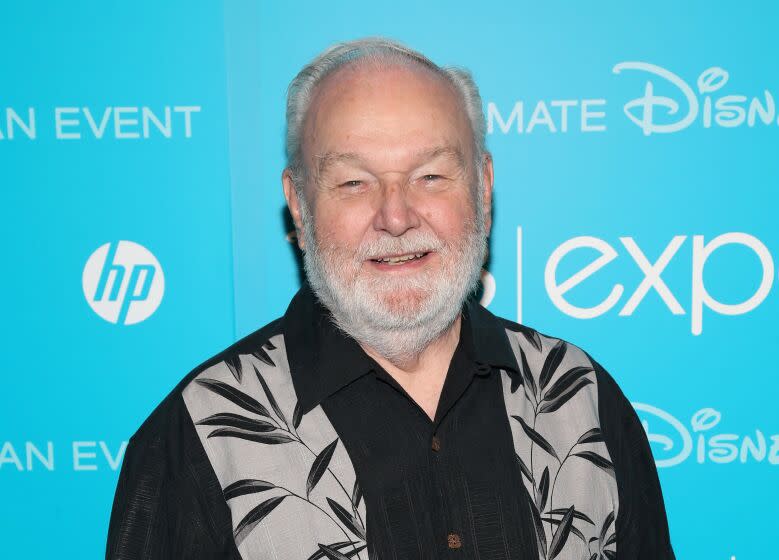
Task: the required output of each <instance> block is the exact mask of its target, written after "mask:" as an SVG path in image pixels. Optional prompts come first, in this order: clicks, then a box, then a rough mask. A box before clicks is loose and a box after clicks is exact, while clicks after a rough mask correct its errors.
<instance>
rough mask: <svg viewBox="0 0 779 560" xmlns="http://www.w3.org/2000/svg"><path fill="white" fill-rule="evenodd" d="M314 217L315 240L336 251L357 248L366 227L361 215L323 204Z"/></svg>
mask: <svg viewBox="0 0 779 560" xmlns="http://www.w3.org/2000/svg"><path fill="white" fill-rule="evenodd" d="M315 216H316V219H315V220H314V223H315V225H316V236H317V240H318V241H319V242H320V243H323V244H327V245H329V246H334V247H335V248H338V249H350V248H351V249H353V248H355V247H357V246H358V245H359V244H360V242H361V241H362V239H363V236H364V235H365V230H366V228H367V225H368V224H367V223H366V220H365V219H364V214H363V213H360V212H354V211H344V210H343V209H341V208H338V207H337V206H336V205H326V204H323V205H322V206H320V207H319V208H317V211H316V214H315Z"/></svg>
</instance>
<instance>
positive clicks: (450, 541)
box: [446, 533, 463, 548]
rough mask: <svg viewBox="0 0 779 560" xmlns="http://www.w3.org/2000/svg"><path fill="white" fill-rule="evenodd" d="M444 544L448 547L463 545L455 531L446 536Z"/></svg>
mask: <svg viewBox="0 0 779 560" xmlns="http://www.w3.org/2000/svg"><path fill="white" fill-rule="evenodd" d="M446 544H447V546H448V547H449V548H460V547H461V546H462V545H463V541H462V539H461V538H460V535H458V534H457V533H449V534H448V535H447V536H446Z"/></svg>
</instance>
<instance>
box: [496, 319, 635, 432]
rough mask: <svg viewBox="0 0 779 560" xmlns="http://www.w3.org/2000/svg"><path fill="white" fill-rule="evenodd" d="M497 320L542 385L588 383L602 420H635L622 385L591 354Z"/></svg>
mask: <svg viewBox="0 0 779 560" xmlns="http://www.w3.org/2000/svg"><path fill="white" fill-rule="evenodd" d="M495 318H496V319H497V321H499V323H500V324H501V326H502V327H503V328H504V329H505V330H506V333H507V336H508V337H509V341H510V342H511V344H512V348H513V349H514V352H515V353H516V354H517V355H518V356H517V362H518V364H519V366H520V368H524V367H528V369H530V370H531V373H532V374H533V375H534V376H535V377H536V378H538V382H539V385H543V386H546V385H548V384H549V385H551V384H552V383H551V382H552V381H553V380H555V381H556V380H560V381H562V378H565V380H566V382H568V383H570V382H571V381H576V380H578V384H580V385H581V384H584V383H587V380H589V382H590V383H592V384H594V385H595V386H596V389H597V390H596V391H595V392H591V393H590V394H591V395H592V397H595V398H596V400H597V403H593V404H596V406H597V409H598V413H599V416H600V417H601V420H606V421H607V422H609V423H612V422H614V421H619V420H620V419H621V418H624V417H625V416H629V417H631V418H630V419H631V420H632V419H633V418H632V417H633V416H635V412H634V411H633V408H632V405H631V404H630V402H629V401H628V399H627V397H626V396H625V395H624V393H623V392H622V389H621V388H620V386H619V384H618V383H617V381H616V380H615V378H614V377H613V376H612V375H611V374H610V373H609V371H608V370H607V369H606V368H605V367H604V366H603V365H602V364H601V363H600V362H599V361H598V360H597V359H595V358H594V357H593V355H592V354H591V353H590V352H589V351H587V350H585V349H584V348H582V347H581V346H579V345H578V344H576V343H574V342H572V341H571V340H568V339H566V338H562V337H558V336H553V335H551V334H548V333H543V332H540V331H539V330H537V329H535V328H533V327H531V326H528V325H525V324H521V323H517V322H514V321H511V320H509V319H506V318H503V317H499V316H495ZM523 361H524V362H525V363H524V364H523ZM579 378H581V379H579ZM563 385H565V386H569V385H566V383H564V384H563ZM563 385H561V386H563ZM571 388H573V387H571ZM539 389H541V387H539ZM550 391H551V387H550Z"/></svg>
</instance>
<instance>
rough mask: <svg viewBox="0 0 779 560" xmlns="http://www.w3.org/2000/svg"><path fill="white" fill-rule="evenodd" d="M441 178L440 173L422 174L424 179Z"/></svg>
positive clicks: (433, 179)
mask: <svg viewBox="0 0 779 560" xmlns="http://www.w3.org/2000/svg"><path fill="white" fill-rule="evenodd" d="M442 178H443V177H441V175H434V174H432V173H430V174H427V175H422V180H424V181H435V180H437V179H442Z"/></svg>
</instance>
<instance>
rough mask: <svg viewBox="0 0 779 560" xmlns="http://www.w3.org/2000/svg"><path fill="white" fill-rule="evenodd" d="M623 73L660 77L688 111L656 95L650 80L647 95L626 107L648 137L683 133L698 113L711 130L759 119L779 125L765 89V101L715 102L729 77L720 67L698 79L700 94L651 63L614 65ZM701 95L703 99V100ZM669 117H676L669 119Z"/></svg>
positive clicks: (742, 97) (744, 98)
mask: <svg viewBox="0 0 779 560" xmlns="http://www.w3.org/2000/svg"><path fill="white" fill-rule="evenodd" d="M624 70H637V71H640V72H645V73H648V74H650V75H651V76H656V77H658V78H661V79H662V80H663V81H664V82H666V83H667V84H670V85H671V86H673V88H674V89H675V90H676V91H677V92H678V93H679V96H680V97H681V99H683V101H684V105H686V111H684V110H681V111H680V107H681V104H680V103H679V101H677V99H675V98H673V97H669V96H666V95H656V94H655V83H654V82H653V81H652V80H651V79H647V81H646V84H645V85H644V95H643V96H642V97H638V98H636V99H633V100H631V101H629V102H628V103H626V104H625V106H624V112H625V115H627V117H628V118H629V119H630V120H631V121H632V122H634V123H635V124H636V125H638V126H639V127H640V128H641V129H642V130H643V131H644V134H645V135H647V136H649V135H650V134H652V133H653V132H656V133H669V132H677V131H679V130H683V129H685V128H687V127H688V126H690V125H691V124H692V123H693V122H695V120H696V119H697V118H698V115H699V113H700V114H701V116H702V121H703V127H704V128H711V126H712V122H713V123H714V124H715V125H717V126H720V127H724V128H733V127H737V126H741V125H742V124H744V123H745V122H746V124H747V126H749V127H753V126H755V123H756V122H757V121H758V118H759V120H760V122H762V123H763V124H765V125H771V124H779V120H777V118H776V104H775V103H774V97H773V95H772V94H771V92H770V91H768V90H764V97H765V99H764V101H763V100H761V99H760V98H758V97H753V98H752V99H750V100H748V98H747V96H745V95H741V94H738V95H723V96H721V97H717V98H716V99H714V98H713V96H712V95H711V94H713V93H715V92H717V91H719V90H720V89H722V88H723V87H724V86H725V84H727V83H728V79H729V74H728V73H727V72H726V71H725V70H723V69H722V68H720V67H719V66H712V67H711V68H707V69H706V70H704V71H703V72H702V73H701V74H700V75H699V76H698V80H697V83H696V88H697V91H696V90H693V88H692V87H690V85H688V84H687V83H686V82H685V81H684V80H683V79H682V78H680V77H679V76H677V75H676V74H674V73H673V72H671V71H670V70H666V69H665V68H662V67H660V66H656V65H654V64H650V63H648V62H620V63H619V64H617V65H615V66H614V68H613V69H612V72H614V73H615V74H620V73H621V72H622V71H624ZM699 95H700V96H702V99H700V100H699V98H698V96H699ZM701 101H702V103H701ZM669 116H671V117H673V118H672V119H668V117H669ZM658 117H659V118H658ZM658 121H663V122H658Z"/></svg>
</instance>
